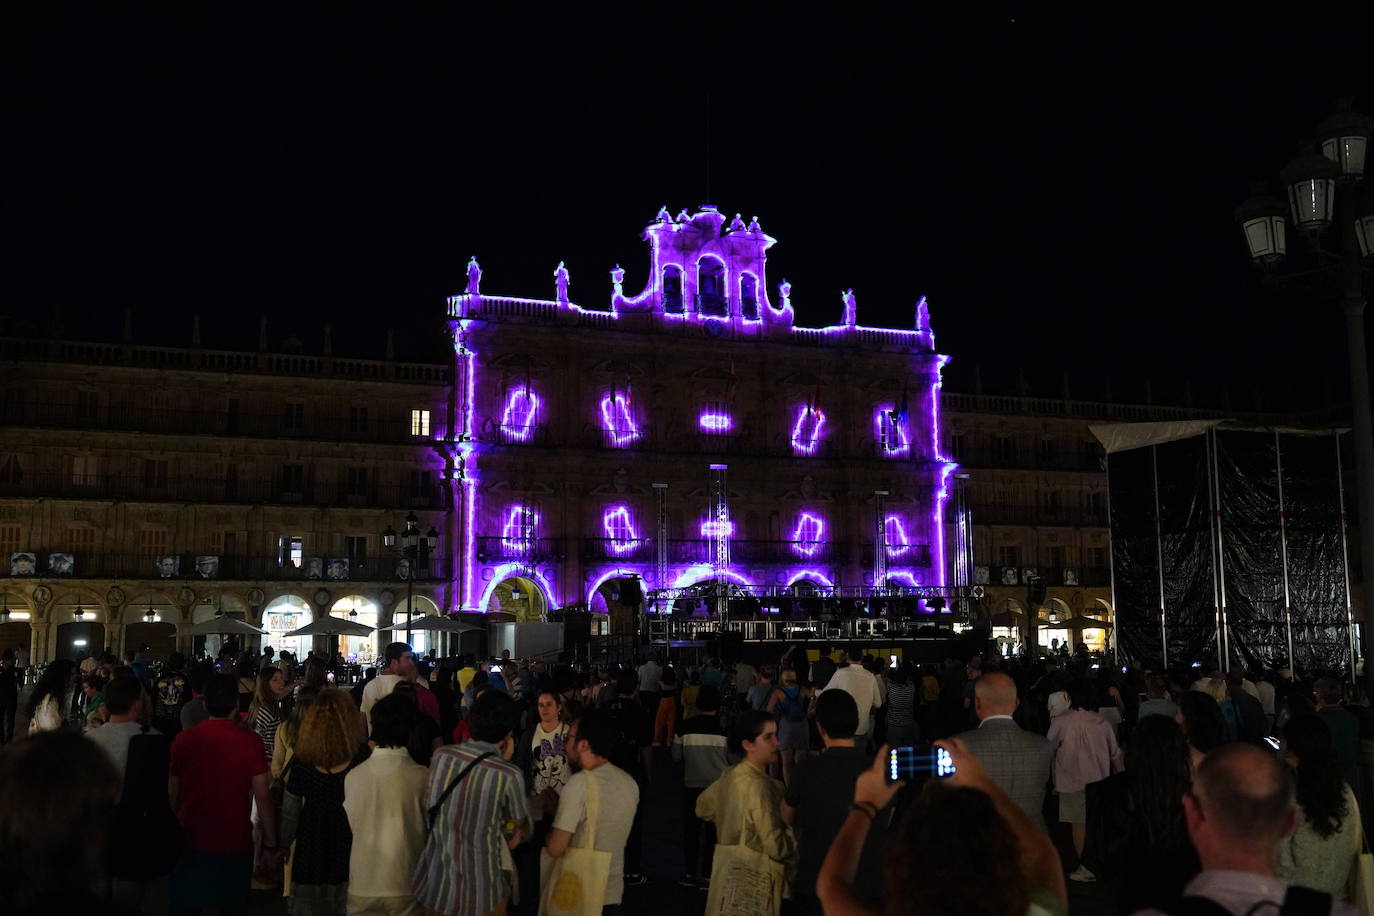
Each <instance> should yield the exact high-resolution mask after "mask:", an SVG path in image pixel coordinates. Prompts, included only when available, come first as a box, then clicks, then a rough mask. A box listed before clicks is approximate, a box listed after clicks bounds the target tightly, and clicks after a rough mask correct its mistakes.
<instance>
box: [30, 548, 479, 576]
mask: <svg viewBox="0 0 1374 916" xmlns="http://www.w3.org/2000/svg"><path fill="white" fill-rule="evenodd" d="M54 553H55V554H72V556H73V562H72V568H71V570H70V571H69V572H59V571H57V570H56V569H50V568H49V555H50V554H54ZM35 554H36V556H37V561H38V569H37V570H36V571H35V576H36V577H39V578H44V579H53V578H56V579H63V578H73V579H133V580H137V579H158V580H168V581H177V582H181V581H184V580H191V581H206V580H224V579H230V580H237V581H244V580H248V581H289V582H324V583H329V582H342V581H355V582H356V581H366V582H396V581H404V580H405V574H404V573H405V571H404V569H403V568H402V567H401V566H399V565H398V561H397V559H396V558H395V557H391V556H380V557H365V558H356V557H355V558H351V559H349V560H348V563H347V568H346V569H345V568H344V566H343V565H341V564H338V563H333V564H331V563H330V562H329V561H330V560H337V559H341V558H339V557H331V556H329V555H327V554H322V555H320V556H319V557H318V560H319V561H320V562H318V563H316V562H313V561H314V560H315V559H316V557H315V556H314V555H313V554H312V555H311V556H308V557H302V558H301V564H300V565H299V566H297V565H295V564H294V563H293V562H292V561H291V560H290V559H285V560H283V559H280V558H279V557H278V556H277V555H276V554H246V555H245V554H226V555H219V556H217V555H216V554H215V553H214V551H213V550H206V551H193V552H185V551H181V552H178V551H174V550H170V549H169V550H168V552H167V553H166V554H158V555H153V554H148V553H115V552H96V551H81V550H65V549H64V548H62V547H61V546H60V545H59V546H56V547H50V548H47V549H45V550H41V551H35ZM159 557H171V558H173V559H172V560H170V561H164V562H162V563H159V562H158V559H159ZM198 557H216V558H217V560H218V562H217V563H215V564H204V568H205V569H206V570H207V571H208V570H209V569H213V573H212V574H209V575H205V574H202V564H199V563H197V558H198ZM451 568H452V560H451V558H449V557H447V556H433V555H432V556H430V557H429V562H428V563H427V564H422V565H419V566H417V567H416V574H415V581H416V582H422V581H425V582H428V581H435V580H439V579H443V578H444V577H445V570H448V569H451Z"/></svg>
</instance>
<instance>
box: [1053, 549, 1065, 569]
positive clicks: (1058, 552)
mask: <svg viewBox="0 0 1374 916" xmlns="http://www.w3.org/2000/svg"><path fill="white" fill-rule="evenodd" d="M1068 565H1069V549H1068V548H1067V547H1051V548H1050V566H1052V567H1054V568H1055V569H1063V568H1064V567H1065V566H1068Z"/></svg>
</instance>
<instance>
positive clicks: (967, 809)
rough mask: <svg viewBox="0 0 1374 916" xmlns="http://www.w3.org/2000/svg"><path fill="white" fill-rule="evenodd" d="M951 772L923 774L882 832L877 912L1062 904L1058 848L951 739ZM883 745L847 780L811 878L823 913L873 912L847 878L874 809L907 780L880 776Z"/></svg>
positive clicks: (1062, 907)
mask: <svg viewBox="0 0 1374 916" xmlns="http://www.w3.org/2000/svg"><path fill="white" fill-rule="evenodd" d="M935 744H936V746H937V747H942V748H944V749H945V750H947V751H949V754H950V757H951V758H952V759H953V761H954V766H955V772H954V775H952V776H950V777H949V778H947V779H931V780H930V781H929V782H927V783H926V786H925V788H924V789H923V790H922V791H921V793H920V794H919V795H918V796H917V797H916V799H915V801H913V802H912V804H911V807H910V808H908V809H907V813H906V814H905V815H904V816H903V817H902V820H901V822H900V823H899V824H898V826H897V827H895V828H893V829H891V830H889V832H888V834H887V847H888V856H887V862H886V868H885V873H886V876H887V880H886V887H885V888H884V891H885V893H884V897H883V900H884V906H883V912H885V913H887V914H890V916H899V914H900V916H944V914H948V913H958V914H959V916H1020V914H1023V913H1024V914H1027V916H1047V914H1049V913H1066V912H1068V908H1069V906H1068V893H1067V891H1066V889H1065V885H1064V870H1063V866H1062V865H1061V863H1060V859H1059V853H1058V852H1056V851H1055V848H1054V844H1053V843H1051V842H1050V839H1049V837H1048V836H1047V835H1046V834H1045V832H1044V831H1043V830H1042V829H1040V827H1038V826H1037V825H1035V824H1033V823H1032V822H1031V820H1030V818H1028V817H1026V815H1025V812H1023V811H1022V810H1021V809H1020V808H1019V807H1017V805H1016V803H1015V802H1013V801H1012V800H1011V799H1010V798H1008V797H1007V795H1006V793H1005V792H1003V791H1002V790H1001V789H1000V788H998V787H997V785H996V784H995V783H993V781H992V779H991V777H989V776H988V774H987V771H985V770H984V769H983V765H982V764H981V763H979V762H978V758H977V757H975V756H974V755H973V753H972V752H971V751H969V749H968V748H967V746H965V745H964V743H963V742H962V741H960V740H959V739H957V738H948V739H946V740H944V741H937V742H935ZM886 756H887V747H886V746H884V747H883V748H882V749H881V750H880V751H879V753H878V756H877V759H876V760H874V763H873V766H872V767H870V768H869V769H868V770H866V771H865V772H864V773H862V774H861V775H860V776H859V779H858V781H857V782H855V784H854V804H853V805H852V806H851V807H850V812H849V817H848V818H847V819H846V820H845V822H844V824H843V825H842V826H841V827H840V832H839V833H838V834H836V836H835V839H834V841H833V842H832V843H831V844H830V851H829V853H827V854H826V857H825V863H824V864H823V865H822V866H821V871H820V875H819V876H818V877H817V879H816V893H817V895H818V896H819V897H820V899H821V903H822V904H824V906H825V912H826V916H880V914H879V911H878V910H877V909H876V908H875V907H874V906H872V905H870V904H867V903H865V902H863V901H862V900H861V899H860V897H859V893H858V891H857V889H856V888H855V886H854V880H855V875H856V874H857V872H858V868H859V858H860V855H861V854H862V852H863V846H864V840H865V838H866V837H867V834H868V831H869V827H870V826H871V824H872V822H873V820H874V818H875V817H876V815H877V812H878V811H880V810H882V809H883V807H884V806H885V805H886V804H887V803H888V802H889V801H890V800H891V799H892V796H893V795H894V794H896V792H897V790H898V789H900V788H901V787H902V786H903V785H904V784H905V783H903V782H895V783H889V782H888V781H887V778H886V775H885V773H884V769H885V768H886V763H887V761H886Z"/></svg>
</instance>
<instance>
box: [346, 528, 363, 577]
mask: <svg viewBox="0 0 1374 916" xmlns="http://www.w3.org/2000/svg"><path fill="white" fill-rule="evenodd" d="M344 556H346V557H348V568H349V569H350V570H352V571H357V570H361V569H365V568H366V567H367V536H366V535H361V534H359V535H352V534H350V535H347V536H345V537H344Z"/></svg>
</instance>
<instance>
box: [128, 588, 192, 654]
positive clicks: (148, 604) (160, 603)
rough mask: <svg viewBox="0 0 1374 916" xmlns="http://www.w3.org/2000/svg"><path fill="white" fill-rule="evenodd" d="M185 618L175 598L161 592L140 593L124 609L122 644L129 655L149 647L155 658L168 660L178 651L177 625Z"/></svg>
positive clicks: (149, 652)
mask: <svg viewBox="0 0 1374 916" xmlns="http://www.w3.org/2000/svg"><path fill="white" fill-rule="evenodd" d="M150 612H151V615H150ZM183 619H184V618H183V615H182V612H181V609H180V608H178V607H177V605H176V604H175V602H174V601H173V599H172V596H169V595H166V594H164V593H161V592H142V593H139V594H136V595H134V596H133V597H132V598H130V599H129V600H128V601H126V602H125V603H124V606H123V608H122V610H121V614H120V623H121V629H122V633H121V637H120V644H121V645H122V646H123V647H124V650H125V651H127V652H137V651H139V650H140V649H142V648H143V647H144V646H147V647H148V654H149V655H150V656H151V657H152V658H155V659H157V660H159V661H166V660H167V659H168V658H170V657H171V655H172V653H173V652H175V651H177V624H178V623H180V622H181V621H182V620H183Z"/></svg>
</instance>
